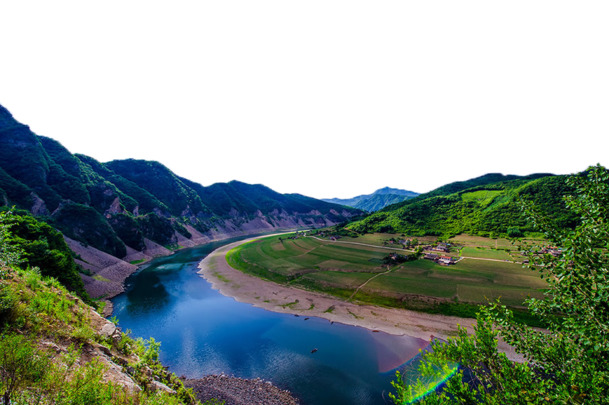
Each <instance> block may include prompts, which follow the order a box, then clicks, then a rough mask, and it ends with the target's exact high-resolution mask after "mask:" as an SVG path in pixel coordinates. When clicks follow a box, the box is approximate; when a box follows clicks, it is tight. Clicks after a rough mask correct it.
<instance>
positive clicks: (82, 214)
mask: <svg viewBox="0 0 609 405" xmlns="http://www.w3.org/2000/svg"><path fill="white" fill-rule="evenodd" d="M51 223H52V224H53V225H54V226H56V227H57V228H58V229H59V230H60V231H61V232H62V233H63V234H64V235H66V236H67V237H69V238H71V239H75V240H79V241H82V242H84V243H86V244H88V245H92V246H94V247H96V248H97V249H99V250H101V251H104V252H106V253H109V254H111V255H112V256H115V257H125V255H126V254H127V249H126V247H125V244H124V242H123V241H122V240H120V239H119V238H118V236H117V235H116V232H114V230H113V229H112V227H111V226H110V225H109V224H108V222H107V220H106V218H105V217H104V216H103V215H102V214H100V213H99V212H97V211H96V210H95V209H94V208H91V207H89V206H86V205H82V204H76V203H71V202H67V203H65V204H63V205H62V206H61V208H60V209H58V210H57V211H56V212H55V213H54V214H53V218H52V219H51Z"/></svg>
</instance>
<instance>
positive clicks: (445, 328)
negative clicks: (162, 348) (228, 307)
mask: <svg viewBox="0 0 609 405" xmlns="http://www.w3.org/2000/svg"><path fill="white" fill-rule="evenodd" d="M270 236H274V235H266V236H264V237H270ZM257 239H261V238H260V237H256V238H251V239H247V240H243V241H238V242H234V243H231V244H228V245H225V246H222V247H220V248H218V249H216V250H214V251H213V252H212V253H210V254H209V255H207V257H205V258H204V259H203V260H202V261H201V262H200V263H199V266H198V267H199V274H200V275H201V276H202V277H203V278H205V279H206V280H207V281H208V282H209V283H210V284H211V285H212V288H214V289H215V290H218V291H219V292H220V293H221V294H223V295H225V296H228V297H232V298H234V299H235V300H237V301H239V302H244V303H248V304H252V305H254V306H256V307H259V308H263V309H266V310H269V311H274V312H282V313H287V314H294V315H299V316H305V317H319V318H324V319H327V320H329V321H331V322H339V323H343V324H347V325H353V326H360V327H364V328H367V329H369V330H373V331H383V332H386V333H389V334H392V335H408V336H412V337H416V338H420V339H424V340H427V341H430V340H431V339H432V338H433V337H436V338H441V339H444V340H446V339H447V338H448V337H450V336H455V335H456V334H457V330H458V326H461V327H465V328H467V330H468V331H469V332H470V333H472V332H473V330H474V328H473V326H474V325H475V323H476V321H475V320H474V319H470V318H459V317H454V316H445V315H436V314H427V313H422V312H416V311H410V310H406V309H399V308H387V307H379V306H373V305H365V304H358V303H355V302H347V301H345V300H342V299H340V298H338V297H334V296H330V295H326V294H322V293H318V292H314V291H308V290H304V289H301V288H296V287H292V286H285V285H281V284H277V283H274V282H271V281H267V280H263V279H261V278H258V277H254V276H251V275H249V274H246V273H243V272H241V271H239V270H237V269H234V268H233V267H231V266H230V265H229V264H228V263H227V261H226V253H227V252H228V251H229V250H231V249H233V248H235V247H236V246H239V245H240V244H244V243H247V242H250V241H253V240H257ZM499 348H500V350H501V351H502V352H504V353H506V354H507V356H508V357H509V358H510V359H512V360H516V361H522V358H521V356H520V355H518V354H517V353H515V351H514V350H513V348H512V347H510V346H508V345H507V344H505V343H504V342H501V341H500V342H499Z"/></svg>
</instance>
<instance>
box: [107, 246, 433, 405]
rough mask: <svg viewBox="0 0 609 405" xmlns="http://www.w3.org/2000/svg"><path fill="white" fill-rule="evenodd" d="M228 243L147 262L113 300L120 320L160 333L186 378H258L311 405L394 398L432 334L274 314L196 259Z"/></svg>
mask: <svg viewBox="0 0 609 405" xmlns="http://www.w3.org/2000/svg"><path fill="white" fill-rule="evenodd" d="M230 242H231V241H224V242H221V243H214V244H210V245H206V246H202V247H197V248H192V249H186V250H183V251H180V252H178V253H176V254H175V255H172V256H169V257H164V258H159V259H156V260H154V261H152V262H150V263H149V264H147V265H145V266H143V267H142V269H141V270H140V271H138V272H137V273H136V274H135V275H133V276H132V277H130V278H129V279H128V280H127V292H126V293H125V294H122V295H120V296H118V297H116V298H114V299H113V303H114V313H113V315H115V316H116V317H117V318H118V319H119V326H121V328H122V329H123V330H131V331H132V336H134V337H144V338H148V337H150V336H152V337H154V338H155V340H157V341H161V342H162V345H161V353H160V359H161V361H162V363H163V364H164V365H166V366H168V367H169V369H170V370H171V371H173V372H174V373H176V374H177V375H179V376H182V375H183V376H186V377H189V378H197V377H201V376H203V375H207V374H221V373H224V374H227V375H234V376H236V377H242V378H256V377H260V378H262V379H265V380H270V381H272V382H273V383H274V384H275V385H277V386H278V387H280V388H283V389H287V390H289V391H291V392H292V393H293V394H294V395H295V396H296V397H297V398H299V399H300V400H301V403H302V404H303V405H325V404H328V405H330V404H332V405H339V404H349V405H358V404H361V405H365V404H366V405H367V404H385V403H391V402H390V400H389V399H388V397H387V393H388V392H390V391H391V390H392V387H391V384H390V381H391V380H392V379H394V377H395V375H394V371H395V368H396V367H398V366H399V365H401V364H403V363H404V362H406V361H408V360H410V359H411V358H412V357H413V356H415V355H416V354H417V353H418V351H419V349H420V348H423V347H425V346H426V342H425V341H423V340H421V339H416V338H412V337H408V336H392V335H388V334H385V333H382V332H372V331H369V330H367V329H364V328H360V327H354V326H348V325H343V324H339V323H331V322H329V321H328V320H325V319H321V318H310V319H306V320H305V318H304V317H302V316H300V317H297V316H294V315H288V314H280V313H275V312H270V311H266V310H263V309H260V308H255V307H253V306H252V305H249V304H244V303H239V302H237V301H235V300H234V299H232V298H229V297H225V296H223V295H221V294H220V293H218V292H217V291H215V290H213V289H212V288H211V285H210V284H209V283H208V282H207V281H205V280H204V279H203V278H201V277H200V276H199V275H198V274H197V270H198V269H197V265H198V263H199V262H200V261H201V260H202V259H203V258H204V257H205V256H206V255H207V254H208V253H209V252H211V251H212V250H214V249H215V248H217V247H219V246H221V245H224V244H226V243H230ZM313 349H317V351H316V352H314V353H312V350H313Z"/></svg>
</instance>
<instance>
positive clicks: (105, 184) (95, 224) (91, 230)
mask: <svg viewBox="0 0 609 405" xmlns="http://www.w3.org/2000/svg"><path fill="white" fill-rule="evenodd" d="M0 206H5V207H11V206H16V207H17V208H20V209H24V210H26V211H29V212H31V213H32V214H34V215H35V216H37V217H39V218H40V219H42V220H44V221H45V222H47V223H48V224H49V225H51V226H53V227H54V228H56V229H58V230H59V231H61V232H62V233H63V235H64V236H65V237H66V241H67V242H68V245H69V246H70V248H71V249H72V250H73V251H77V254H79V255H81V257H85V256H87V257H89V260H81V259H78V258H77V263H79V264H81V266H82V267H84V268H85V269H87V270H88V271H90V272H92V273H94V274H93V276H95V275H98V276H99V274H101V273H99V274H98V273H97V272H105V273H104V274H106V273H108V274H106V275H103V276H99V277H97V278H95V277H89V278H87V277H84V278H85V284H86V285H87V290H88V291H89V292H90V293H91V294H92V295H93V296H99V295H100V294H101V295H103V294H109V295H112V294H115V293H117V292H120V291H118V290H120V289H121V288H122V287H121V286H120V284H121V283H120V282H118V283H116V284H113V286H112V287H110V285H111V284H112V283H110V282H106V283H105V284H103V283H104V282H100V279H102V278H103V279H108V280H110V281H112V280H119V281H122V280H121V278H124V277H126V275H128V273H130V272H133V271H134V270H135V266H131V265H129V263H126V262H129V261H135V260H138V261H140V260H142V259H147V258H149V257H152V256H156V255H164V254H169V253H171V251H172V250H173V249H175V248H177V247H181V246H184V247H189V246H195V245H198V244H202V243H207V242H209V241H211V240H217V239H224V238H228V237H231V236H238V235H247V234H254V233H260V232H266V231H272V230H275V229H284V228H294V227H305V226H306V227H321V226H329V225H333V224H337V223H341V222H345V221H347V220H349V219H352V218H354V217H356V216H359V215H362V214H363V212H362V211H360V210H357V209H353V208H348V207H344V206H340V205H336V204H331V203H328V202H324V201H321V200H316V199H313V198H309V197H305V196H302V195H298V194H280V193H277V192H275V191H273V190H271V189H269V188H268V187H265V186H263V185H260V184H256V185H251V184H245V183H241V182H237V181H233V182H230V183H226V184H223V183H219V184H214V185H212V186H209V187H204V186H202V185H200V184H197V183H195V182H193V181H190V180H188V179H184V178H181V177H179V176H177V175H176V174H175V173H173V172H172V171H171V170H169V169H168V168H167V167H165V166H164V165H162V164H161V163H159V162H151V161H145V160H134V159H126V160H115V161H111V162H107V163H101V162H98V161H96V160H95V159H93V158H91V157H89V156H85V155H80V154H72V153H71V152H69V151H68V150H67V149H66V148H65V147H63V146H62V145H61V144H60V143H59V142H57V141H55V140H53V139H51V138H47V137H44V136H38V135H36V134H34V133H33V132H32V131H31V130H30V128H29V127H28V126H27V125H23V124H21V123H19V122H18V121H16V120H15V119H14V118H13V116H12V115H11V114H10V112H9V111H8V110H7V109H5V108H4V107H2V106H0ZM92 249H95V254H94V255H93V256H94V257H95V258H96V259H94V258H93V256H91V255H92V253H91V252H92ZM104 255H105V256H104ZM117 259H122V260H120V261H118V262H117V261H116V260H117ZM108 268H112V271H110V270H107V269H108ZM104 269H106V270H104ZM123 276H124V277H123ZM102 284H103V285H102ZM95 285H97V287H96V286H95Z"/></svg>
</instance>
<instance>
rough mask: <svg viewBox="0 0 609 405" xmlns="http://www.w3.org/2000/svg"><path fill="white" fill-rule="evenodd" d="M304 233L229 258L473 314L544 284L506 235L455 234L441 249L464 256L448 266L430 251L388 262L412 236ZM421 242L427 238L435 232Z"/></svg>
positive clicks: (324, 285) (286, 279)
mask: <svg viewBox="0 0 609 405" xmlns="http://www.w3.org/2000/svg"><path fill="white" fill-rule="evenodd" d="M302 235H303V234H300V235H299V236H296V235H295V234H291V235H282V236H274V237H270V238H263V239H258V240H255V241H252V242H249V243H247V244H244V245H241V246H239V247H237V248H235V249H233V250H231V251H230V252H229V253H228V254H227V260H228V262H229V264H231V266H233V267H235V268H237V269H239V270H241V271H244V272H247V273H250V274H253V275H256V276H258V277H262V278H266V279H269V280H272V281H275V282H279V283H282V284H290V285H294V286H298V287H302V288H306V289H310V290H315V291H322V292H325V293H329V294H332V295H335V296H338V297H341V298H343V299H349V300H352V301H354V302H362V303H370V304H375V305H385V306H393V307H401V308H409V309H415V310H421V311H425V312H434V313H444V314H450V315H460V316H473V315H474V314H475V308H476V307H477V305H478V304H484V303H487V302H489V301H494V300H496V299H500V300H501V301H502V303H504V304H506V305H508V306H510V307H513V308H518V307H521V306H522V303H523V300H524V299H525V298H526V297H528V296H536V297H539V296H541V294H542V289H543V288H544V287H545V282H544V281H543V280H541V278H540V277H539V276H538V274H537V273H535V272H533V271H531V270H529V269H526V268H523V265H522V260H523V259H524V256H522V255H521V254H520V253H519V252H518V249H517V247H516V246H514V245H512V243H511V242H510V241H508V240H502V239H497V240H496V239H489V238H482V237H470V236H458V237H456V238H453V239H451V240H450V241H449V243H451V245H450V252H448V253H441V254H442V255H449V256H453V257H465V258H462V259H461V260H459V261H458V262H457V263H456V264H453V265H450V266H445V265H440V264H438V263H435V262H433V261H430V260H426V259H419V260H414V261H407V262H404V263H395V262H392V261H389V262H387V260H386V257H387V256H388V255H389V254H390V253H399V254H402V255H406V254H408V253H410V252H411V250H409V249H408V248H405V247H404V245H402V244H401V243H400V241H402V242H403V241H405V240H407V239H408V238H405V237H403V236H398V235H392V234H378V233H377V234H367V235H363V236H360V237H357V238H352V237H351V238H350V237H342V238H340V239H338V240H331V237H332V236H330V235H329V234H321V235H316V236H302ZM322 235H323V236H322ZM332 238H333V237H332ZM416 242H418V243H419V246H420V247H422V246H428V245H430V244H432V243H434V242H435V238H433V237H429V238H418V239H417V240H416ZM439 254H440V253H439Z"/></svg>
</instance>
